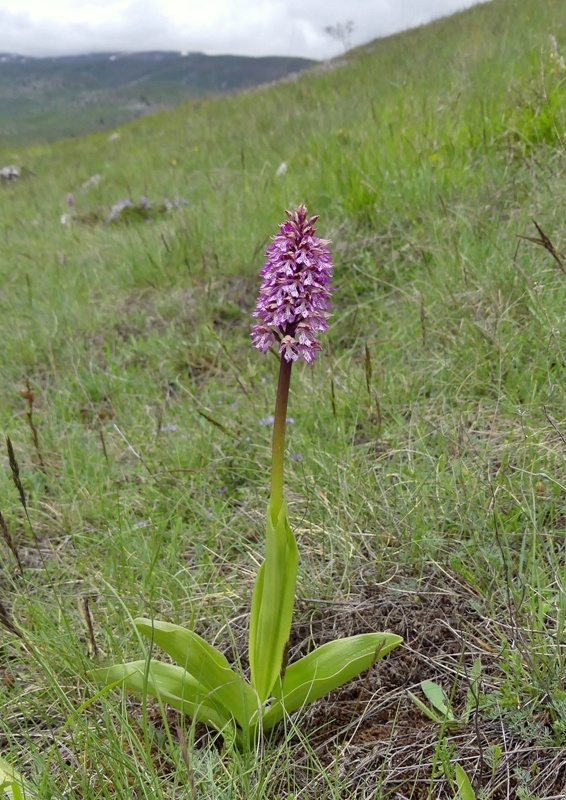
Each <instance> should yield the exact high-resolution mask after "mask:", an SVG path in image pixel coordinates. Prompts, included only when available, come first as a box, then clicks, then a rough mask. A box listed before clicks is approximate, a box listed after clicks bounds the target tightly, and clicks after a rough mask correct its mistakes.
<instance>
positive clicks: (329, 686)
mask: <svg viewBox="0 0 566 800" xmlns="http://www.w3.org/2000/svg"><path fill="white" fill-rule="evenodd" d="M286 213H287V217H288V219H287V220H286V221H285V222H283V223H282V225H281V226H280V229H279V233H277V234H276V235H275V236H274V237H273V240H272V244H271V245H270V246H269V248H268V249H267V251H266V258H267V260H266V263H265V266H264V267H263V269H262V272H261V275H262V285H261V288H260V292H259V297H258V301H257V307H256V311H255V313H254V318H255V319H256V323H255V325H254V326H253V331H252V342H253V345H254V346H255V347H257V348H258V349H259V350H261V351H262V352H263V353H266V352H267V351H268V350H269V349H270V348H272V347H276V348H277V349H278V352H279V357H280V366H279V381H278V387H277V398H276V404H275V415H274V424H273V441H272V463H271V497H270V500H269V505H268V509H267V521H266V539H265V559H264V561H263V563H262V565H261V566H260V569H259V572H258V575H257V578H256V581H255V585H254V589H253V594H252V602H251V612H250V624H249V663H250V680H249V681H248V680H246V679H245V678H244V677H243V676H242V675H240V674H239V673H238V672H236V671H235V670H234V669H233V668H232V667H231V666H230V664H229V662H228V660H227V659H226V657H225V656H224V655H223V654H222V653H220V652H219V651H218V650H217V649H216V648H214V647H212V646H211V645H209V644H208V643H207V642H206V641H205V640H204V639H202V638H201V637H200V636H198V634H196V633H195V632H194V631H191V630H187V629H185V628H182V627H180V626H178V625H173V624H172V623H168V622H159V621H156V620H149V619H136V620H134V624H135V625H136V627H137V629H138V631H139V632H140V633H142V634H144V635H145V636H147V637H148V638H149V639H150V640H151V641H152V642H153V643H154V644H156V645H157V646H159V647H160V648H161V649H162V650H164V651H165V652H166V653H167V654H168V655H169V656H170V657H171V658H172V659H173V661H174V662H175V663H174V664H167V663H164V662H162V661H159V660H157V659H153V658H151V659H145V660H142V661H134V662H130V663H127V664H117V665H115V666H113V667H110V668H108V669H98V670H94V671H92V672H91V675H92V676H93V677H95V678H96V679H97V680H99V681H100V682H102V683H104V684H106V685H117V684H123V685H124V686H125V687H126V688H127V689H129V690H130V691H132V692H135V693H136V694H139V695H147V694H149V695H153V696H155V697H157V698H158V699H160V700H161V701H162V702H165V703H168V704H169V705H172V706H173V707H175V708H177V709H179V710H180V711H182V712H184V713H187V714H189V715H191V716H192V717H193V718H194V719H196V720H198V721H202V722H204V723H206V724H207V725H209V726H211V727H213V728H216V729H217V730H219V731H221V732H222V733H223V734H224V736H225V737H226V738H228V739H232V740H234V741H235V742H236V743H237V744H238V745H239V746H240V747H246V746H248V745H249V744H250V743H251V742H253V741H254V739H255V738H256V736H257V734H258V732H259V731H261V730H263V731H267V730H269V729H270V728H272V727H273V726H274V725H275V724H277V723H278V722H279V721H281V720H282V719H283V717H284V716H285V714H289V713H291V712H293V711H295V710H297V709H299V708H301V707H302V706H304V705H305V704H307V703H310V702H312V701H313V700H316V699H317V698H319V697H321V696H323V695H324V694H326V693H327V692H330V691H332V690H333V689H335V688H337V687H338V686H341V685H342V684H344V683H346V682H347V681H349V680H351V679H352V678H354V677H356V675H358V674H359V673H361V672H363V671H364V670H367V669H368V668H370V667H371V666H372V665H373V664H374V663H375V661H377V660H378V659H380V658H382V657H383V656H385V655H386V654H387V653H389V652H390V651H391V650H393V648H395V647H396V646H397V645H398V644H399V643H400V642H401V637H400V636H397V635H395V634H391V633H363V634H360V635H358V636H352V637H349V638H345V639H338V640H336V641H333V642H327V643H326V644H324V645H322V646H321V647H319V648H317V649H314V650H312V652H310V653H309V654H308V655H306V656H304V657H303V658H301V659H299V660H298V661H295V662H294V663H292V664H289V665H287V664H286V651H287V644H288V641H289V636H290V631H291V622H292V615H293V603H294V596H295V585H296V577H297V563H298V550H297V543H296V541H295V536H294V534H293V532H292V530H291V527H290V525H289V521H288V517H287V506H286V503H285V500H284V496H283V466H284V454H285V425H286V419H287V404H288V398H289V388H290V384H291V369H292V366H293V363H294V362H295V361H299V360H304V361H306V362H307V363H309V364H310V363H312V362H314V361H315V360H316V358H317V355H318V353H319V352H320V350H321V349H322V348H321V345H320V342H319V340H318V336H319V335H320V334H321V333H323V332H324V331H325V330H326V329H327V328H328V318H329V315H330V309H331V303H330V294H331V292H332V287H331V282H332V259H331V255H330V252H329V250H328V249H327V245H328V244H330V242H329V241H327V240H325V239H321V238H319V237H318V236H316V233H315V227H314V225H315V222H316V221H317V219H318V217H309V216H308V212H307V209H306V207H305V206H304V205H300V206H299V207H298V208H297V209H296V210H295V211H294V212H289V211H287V212H286Z"/></svg>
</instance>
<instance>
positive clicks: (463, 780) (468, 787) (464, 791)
mask: <svg viewBox="0 0 566 800" xmlns="http://www.w3.org/2000/svg"><path fill="white" fill-rule="evenodd" d="M455 769H456V785H457V786H458V794H457V796H456V797H457V800H476V793H475V792H474V790H473V788H472V784H471V781H470V779H469V778H468V776H467V774H466V772H465V770H463V769H462V767H461V766H460V765H459V764H456V767H455Z"/></svg>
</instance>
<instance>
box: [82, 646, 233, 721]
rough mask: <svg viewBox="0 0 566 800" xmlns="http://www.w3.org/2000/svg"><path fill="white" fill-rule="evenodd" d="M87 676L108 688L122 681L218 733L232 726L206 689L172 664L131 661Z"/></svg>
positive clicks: (131, 689)
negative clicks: (109, 685) (214, 729)
mask: <svg viewBox="0 0 566 800" xmlns="http://www.w3.org/2000/svg"><path fill="white" fill-rule="evenodd" d="M88 674H89V675H90V677H91V678H94V680H96V681H99V682H100V683H104V684H107V685H108V684H112V683H116V682H121V683H122V685H123V686H124V687H125V688H126V689H128V690H129V691H130V692H133V693H134V694H137V695H140V696H144V695H145V694H149V695H151V696H152V697H156V698H157V699H158V700H160V701H161V702H163V703H168V704H169V705H170V706H173V708H176V709H178V710H179V711H181V712H182V713H183V714H188V715H189V716H191V717H193V719H195V720H197V721H198V722H204V723H206V724H207V725H210V726H212V727H213V728H216V729H217V730H219V731H222V730H223V729H224V728H226V726H227V725H228V726H229V725H231V724H232V715H231V713H230V712H229V711H228V710H227V709H226V708H224V707H223V706H222V705H221V703H220V702H219V701H218V699H217V698H214V700H213V701H211V699H210V697H209V693H208V691H207V689H206V687H204V686H203V685H202V684H201V683H199V681H197V680H196V679H195V678H194V677H193V676H192V675H190V674H189V673H188V672H187V671H186V670H184V669H183V668H182V667H178V666H176V665H175V664H164V663H163V662H162V661H156V660H155V659H153V658H152V659H151V660H150V661H149V663H148V662H147V661H146V660H143V661H130V662H129V663H127V664H115V665H114V666H112V667H107V668H103V669H93V670H90V672H89V673H88Z"/></svg>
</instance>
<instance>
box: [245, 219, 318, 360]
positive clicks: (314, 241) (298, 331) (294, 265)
mask: <svg viewBox="0 0 566 800" xmlns="http://www.w3.org/2000/svg"><path fill="white" fill-rule="evenodd" d="M286 214H287V216H288V217H289V219H288V220H287V221H286V222H284V223H283V224H282V225H281V226H280V229H279V233H278V234H276V235H275V236H274V237H273V244H271V245H270V247H268V249H267V250H266V253H265V255H266V257H267V261H266V263H265V266H264V268H263V269H262V271H261V275H262V278H263V282H262V285H261V289H260V291H259V297H258V300H257V308H256V311H255V313H254V317H255V319H257V320H258V322H257V323H256V324H255V325H254V327H253V331H252V341H253V346H254V347H257V348H258V350H261V351H262V352H263V353H267V351H268V350H269V348H270V347H271V345H273V344H278V345H279V352H280V353H281V355H282V356H283V357H284V358H285V360H286V361H297V360H298V359H299V358H304V360H305V361H307V362H308V363H310V362H311V361H314V360H315V359H316V356H317V353H318V352H319V351H320V350H321V349H322V348H321V346H320V342H319V341H318V339H317V333H318V332H322V331H325V330H326V329H327V328H328V322H327V320H328V317H329V316H330V314H329V310H330V308H331V307H332V306H331V304H330V292H331V291H333V290H332V287H331V285H330V283H331V281H332V259H331V255H330V251H329V250H328V249H327V248H326V245H328V244H330V242H329V241H328V240H327V239H320V238H319V237H318V236H316V235H315V228H314V223H315V222H316V221H317V219H318V217H309V216H308V211H307V209H306V207H305V206H304V205H300V206H299V207H298V208H297V210H296V211H293V212H290V211H287V212H286Z"/></svg>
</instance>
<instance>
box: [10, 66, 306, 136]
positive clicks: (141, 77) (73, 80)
mask: <svg viewBox="0 0 566 800" xmlns="http://www.w3.org/2000/svg"><path fill="white" fill-rule="evenodd" d="M315 63H316V62H315V61H311V60H309V59H304V58H291V57H279V56H267V57H262V58H251V57H246V56H231V55H220V56H207V55H205V54H204V53H185V52H178V51H175V52H168V51H148V52H143V53H121V52H108V53H87V54H81V55H76V56H58V57H49V58H30V57H27V56H21V55H18V54H14V53H0V141H1V140H4V141H6V142H9V141H11V140H13V141H15V140H21V139H22V138H23V139H24V140H27V141H34V142H42V141H49V140H52V139H56V138H59V137H62V136H72V135H77V134H81V133H86V132H88V131H91V130H94V129H100V128H101V127H112V126H113V125H116V124H119V123H121V122H125V121H127V120H129V119H132V118H134V117H136V116H139V115H140V114H142V113H150V112H151V111H154V110H157V109H160V108H165V107H169V106H173V105H176V104H178V103H180V102H183V101H184V100H186V99H188V98H189V97H194V96H199V95H205V94H217V93H221V92H231V91H237V90H239V89H246V88H249V87H252V86H257V85H259V84H262V83H269V82H271V81H274V80H278V79H280V78H283V77H285V76H286V75H289V74H291V73H294V72H300V71H302V70H304V69H306V68H308V67H310V66H312V65H313V64H315ZM79 108H80V109H81V116H80V118H77V115H76V111H77V109H79ZM54 113H55V116H54Z"/></svg>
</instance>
